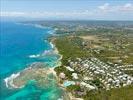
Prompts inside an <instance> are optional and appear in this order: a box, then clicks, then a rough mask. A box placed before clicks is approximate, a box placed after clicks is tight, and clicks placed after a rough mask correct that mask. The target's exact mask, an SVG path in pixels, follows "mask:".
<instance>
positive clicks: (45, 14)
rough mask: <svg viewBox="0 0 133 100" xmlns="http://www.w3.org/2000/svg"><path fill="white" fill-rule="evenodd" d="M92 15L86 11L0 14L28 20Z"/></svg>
mask: <svg viewBox="0 0 133 100" xmlns="http://www.w3.org/2000/svg"><path fill="white" fill-rule="evenodd" d="M91 14H92V13H91V12H89V11H88V10H84V11H71V12H48V11H44V12H1V14H0V16H6V17H30V18H46V17H79V16H90V15H91Z"/></svg>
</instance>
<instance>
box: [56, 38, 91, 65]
mask: <svg viewBox="0 0 133 100" xmlns="http://www.w3.org/2000/svg"><path fill="white" fill-rule="evenodd" d="M77 41H78V42H77ZM81 41H82V40H81V39H80V38H78V37H58V38H56V40H55V44H56V47H57V48H58V50H59V52H60V54H61V55H63V59H62V63H63V65H67V63H68V60H69V59H71V60H74V59H75V58H84V57H88V56H89V55H90V54H89V52H87V50H83V48H82V45H81Z"/></svg>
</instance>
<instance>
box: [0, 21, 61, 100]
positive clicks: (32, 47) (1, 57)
mask: <svg viewBox="0 0 133 100" xmlns="http://www.w3.org/2000/svg"><path fill="white" fill-rule="evenodd" d="M0 26H1V29H0V97H1V99H2V100H3V99H5V98H6V99H7V100H16V98H19V99H18V100H24V99H25V100H39V99H40V100H52V99H50V97H51V96H55V98H57V97H58V95H59V94H60V89H59V88H58V87H56V86H55V87H50V88H47V89H45V90H41V89H38V88H36V86H34V84H30V85H28V86H26V87H24V88H22V89H19V90H13V89H8V88H6V87H5V83H4V81H3V79H4V78H5V77H7V76H10V75H11V74H13V73H15V72H18V71H21V70H23V69H24V68H25V67H27V65H28V64H31V63H33V62H37V61H39V62H44V63H46V62H47V63H52V61H54V60H56V59H57V57H55V56H49V57H43V58H29V55H36V54H41V53H43V52H44V50H51V46H50V44H49V42H48V41H45V40H47V38H48V36H50V34H49V31H51V30H52V29H47V28H38V27H35V26H31V25H24V24H17V23H13V22H0ZM41 98H42V99H41ZM55 100H56V99H55Z"/></svg>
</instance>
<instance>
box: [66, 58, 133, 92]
mask: <svg viewBox="0 0 133 100" xmlns="http://www.w3.org/2000/svg"><path fill="white" fill-rule="evenodd" d="M67 69H68V70H70V71H74V70H75V71H76V72H78V74H77V73H74V75H73V76H74V77H75V76H76V77H75V78H76V79H78V76H80V79H79V80H81V81H80V82H82V85H86V84H87V83H86V82H87V80H88V81H89V80H93V79H95V78H96V79H98V80H99V81H100V82H101V84H103V88H105V89H107V90H109V89H111V88H118V87H122V86H127V85H131V84H133V77H132V76H129V75H128V74H125V73H124V72H122V71H121V69H120V68H119V67H116V66H110V65H108V64H106V63H104V62H102V61H100V60H99V59H97V58H87V59H84V60H83V59H80V58H77V60H76V61H70V60H69V66H67ZM81 74H82V75H81ZM86 86H88V85H86ZM92 86H93V88H94V87H95V85H92ZM92 86H89V87H91V88H92Z"/></svg>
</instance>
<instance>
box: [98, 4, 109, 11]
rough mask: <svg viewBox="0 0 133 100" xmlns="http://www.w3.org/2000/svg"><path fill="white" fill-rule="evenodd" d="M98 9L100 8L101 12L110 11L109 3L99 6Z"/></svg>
mask: <svg viewBox="0 0 133 100" xmlns="http://www.w3.org/2000/svg"><path fill="white" fill-rule="evenodd" d="M98 8H99V9H100V10H109V3H105V4H104V5H102V6H99V7H98Z"/></svg>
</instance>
